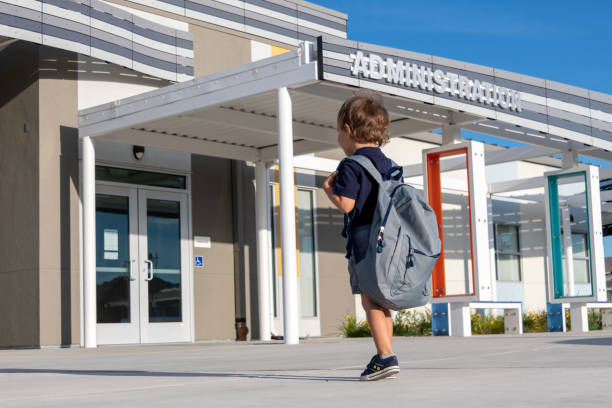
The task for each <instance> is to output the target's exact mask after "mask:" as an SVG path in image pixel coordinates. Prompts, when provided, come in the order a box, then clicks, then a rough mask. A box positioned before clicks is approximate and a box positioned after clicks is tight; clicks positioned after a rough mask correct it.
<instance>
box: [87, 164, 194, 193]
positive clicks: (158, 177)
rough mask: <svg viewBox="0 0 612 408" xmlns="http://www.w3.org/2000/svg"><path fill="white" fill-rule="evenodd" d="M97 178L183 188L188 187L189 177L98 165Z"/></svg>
mask: <svg viewBox="0 0 612 408" xmlns="http://www.w3.org/2000/svg"><path fill="white" fill-rule="evenodd" d="M96 180H101V181H113V182H116V183H129V184H144V185H147V186H156V187H166V188H178V189H182V190H184V189H185V188H186V187H187V181H186V180H187V178H186V177H185V176H178V175H176V174H164V173H153V172H151V171H140V170H132V169H122V168H117V167H106V166H96Z"/></svg>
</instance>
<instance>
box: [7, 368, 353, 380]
mask: <svg viewBox="0 0 612 408" xmlns="http://www.w3.org/2000/svg"><path fill="white" fill-rule="evenodd" d="M0 374H67V375H99V376H108V377H184V378H206V377H210V378H252V379H270V380H303V381H325V382H329V381H336V382H338V381H359V378H355V377H321V376H310V375H293V374H244V373H173V372H166V371H136V370H60V369H51V368H49V369H46V368H2V369H0Z"/></svg>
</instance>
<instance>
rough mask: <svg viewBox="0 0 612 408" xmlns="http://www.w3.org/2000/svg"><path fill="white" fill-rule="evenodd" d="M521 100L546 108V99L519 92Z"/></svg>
mask: <svg viewBox="0 0 612 408" xmlns="http://www.w3.org/2000/svg"><path fill="white" fill-rule="evenodd" d="M521 100H523V101H527V102H532V103H537V104H538V105H542V106H546V97H544V96H538V95H534V94H531V93H529V92H521Z"/></svg>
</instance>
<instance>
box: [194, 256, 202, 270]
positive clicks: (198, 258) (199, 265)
mask: <svg viewBox="0 0 612 408" xmlns="http://www.w3.org/2000/svg"><path fill="white" fill-rule="evenodd" d="M195 267H196V268H203V267H204V257H203V256H196V257H195Z"/></svg>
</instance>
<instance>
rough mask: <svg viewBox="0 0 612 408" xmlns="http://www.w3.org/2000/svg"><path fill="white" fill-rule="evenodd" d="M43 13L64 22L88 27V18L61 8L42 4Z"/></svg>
mask: <svg viewBox="0 0 612 408" xmlns="http://www.w3.org/2000/svg"><path fill="white" fill-rule="evenodd" d="M43 13H46V14H49V15H52V16H56V17H60V18H63V19H66V20H71V21H76V22H78V23H81V24H84V25H86V26H88V25H89V16H86V15H84V14H81V13H79V12H78V11H73V10H69V9H65V8H61V7H57V6H54V5H52V4H49V3H43Z"/></svg>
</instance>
